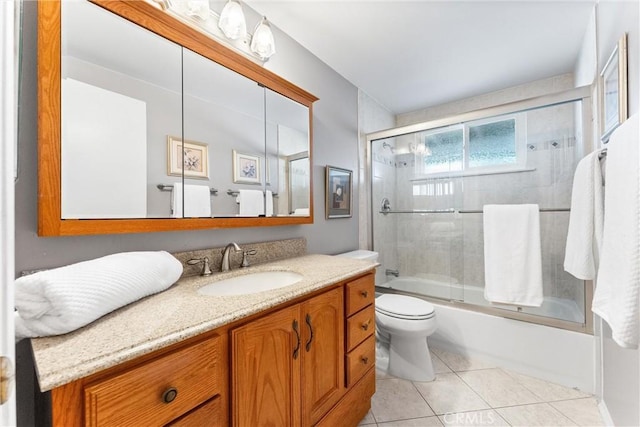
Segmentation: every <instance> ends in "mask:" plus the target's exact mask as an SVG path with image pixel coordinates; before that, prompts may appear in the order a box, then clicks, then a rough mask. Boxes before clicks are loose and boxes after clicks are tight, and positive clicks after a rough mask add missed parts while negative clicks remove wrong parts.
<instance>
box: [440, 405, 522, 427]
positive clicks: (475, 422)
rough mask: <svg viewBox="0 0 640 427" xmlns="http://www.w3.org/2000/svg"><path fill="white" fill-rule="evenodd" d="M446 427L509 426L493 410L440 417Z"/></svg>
mask: <svg viewBox="0 0 640 427" xmlns="http://www.w3.org/2000/svg"><path fill="white" fill-rule="evenodd" d="M439 418H440V421H442V423H443V424H444V425H445V426H455V427H458V426H491V427H498V426H500V427H502V426H508V425H509V424H508V423H507V422H506V421H505V420H504V419H503V418H502V417H501V416H500V415H499V414H498V413H497V412H496V411H494V410H493V409H488V410H485V411H472V412H458V413H455V414H445V415H440V416H439Z"/></svg>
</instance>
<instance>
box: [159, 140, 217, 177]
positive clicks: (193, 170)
mask: <svg viewBox="0 0 640 427" xmlns="http://www.w3.org/2000/svg"><path fill="white" fill-rule="evenodd" d="M183 147H184V153H183ZM183 173H184V177H185V178H201V179H209V146H208V145H207V144H204V143H202V142H196V141H185V142H184V144H183V143H182V139H180V138H178V137H175V136H167V174H168V175H172V176H182V174H183Z"/></svg>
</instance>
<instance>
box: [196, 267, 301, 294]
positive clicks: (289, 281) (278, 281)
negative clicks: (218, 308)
mask: <svg viewBox="0 0 640 427" xmlns="http://www.w3.org/2000/svg"><path fill="white" fill-rule="evenodd" d="M302 277H303V276H302V274H298V273H294V272H293V271H260V272H256V273H250V274H244V275H242V276H235V277H230V278H228V279H222V280H216V281H215V282H211V283H210V284H208V285H205V286H203V287H201V288H200V289H198V293H199V294H200V295H211V296H225V295H247V294H255V293H258V292H264V291H270V290H272V289H278V288H284V287H285V286H289V285H293V284H294V283H297V282H299V281H300V280H302Z"/></svg>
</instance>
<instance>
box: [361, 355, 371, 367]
mask: <svg viewBox="0 0 640 427" xmlns="http://www.w3.org/2000/svg"><path fill="white" fill-rule="evenodd" d="M360 360H361V361H362V363H363V364H364V365H366V364H367V363H369V358H368V357H366V356H362V357H361V358H360Z"/></svg>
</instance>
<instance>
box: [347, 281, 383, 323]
mask: <svg viewBox="0 0 640 427" xmlns="http://www.w3.org/2000/svg"><path fill="white" fill-rule="evenodd" d="M346 288H347V292H346V293H347V298H346V301H347V313H346V315H347V316H351V315H352V314H354V313H356V312H358V311H360V310H361V309H363V308H364V307H366V306H368V305H369V304H372V303H373V300H374V299H375V298H376V292H375V281H374V275H373V274H367V275H366V276H364V277H361V278H359V279H356V280H354V281H353V282H348V283H347V286H346Z"/></svg>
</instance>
